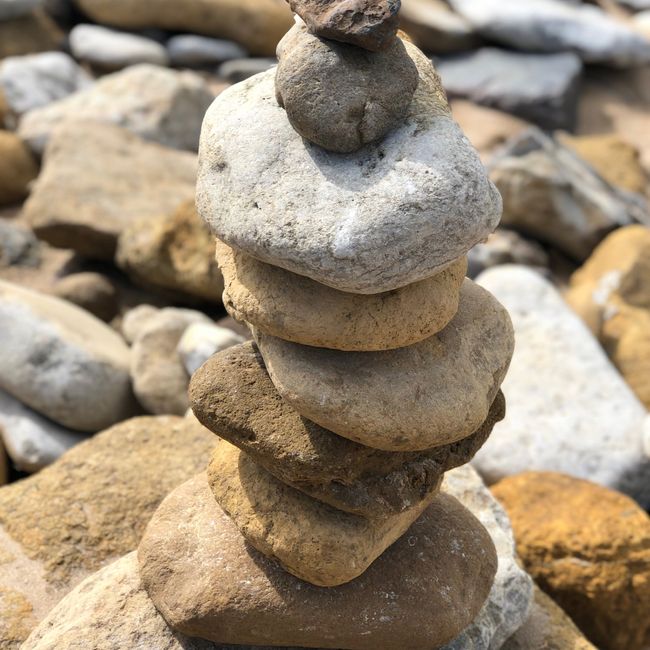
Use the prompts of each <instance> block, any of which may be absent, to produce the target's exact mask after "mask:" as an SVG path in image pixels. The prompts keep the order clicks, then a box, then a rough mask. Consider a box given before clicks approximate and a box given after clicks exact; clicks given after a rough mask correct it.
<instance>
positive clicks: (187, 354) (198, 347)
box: [176, 322, 246, 377]
mask: <svg viewBox="0 0 650 650" xmlns="http://www.w3.org/2000/svg"><path fill="white" fill-rule="evenodd" d="M245 340H246V339H245V338H244V337H243V336H239V334H236V333H235V332H233V331H232V330H229V329H227V328H225V327H219V326H218V325H214V324H212V323H203V322H196V323H192V324H191V325H190V326H189V327H188V328H187V329H186V330H185V332H184V333H183V336H181V338H180V340H179V342H178V347H177V348H176V352H177V353H178V355H179V356H180V358H181V359H182V361H183V365H184V366H185V370H186V371H187V374H188V375H189V376H190V377H191V376H192V375H193V374H194V373H195V372H196V371H197V370H198V369H199V368H200V367H201V366H202V365H203V364H204V363H205V362H206V361H207V360H208V359H209V358H210V357H211V356H212V355H213V354H216V353H217V352H221V350H226V349H227V348H230V347H232V346H233V345H237V344H239V343H243V342H244V341H245Z"/></svg>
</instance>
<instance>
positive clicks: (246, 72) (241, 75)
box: [217, 57, 278, 84]
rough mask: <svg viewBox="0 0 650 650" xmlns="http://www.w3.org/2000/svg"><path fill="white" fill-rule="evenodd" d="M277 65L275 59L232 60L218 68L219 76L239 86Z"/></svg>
mask: <svg viewBox="0 0 650 650" xmlns="http://www.w3.org/2000/svg"><path fill="white" fill-rule="evenodd" d="M277 63H278V61H277V59H276V58H275V57H273V58H271V57H254V58H245V59H230V60H229V61H226V62H225V63H222V64H221V65H220V66H219V67H218V68H217V76H218V77H219V78H220V79H224V80H225V81H227V82H228V83H231V84H237V83H239V82H240V81H244V80H246V79H248V78H249V77H252V76H254V75H256V74H260V73H262V72H266V71H267V70H269V69H271V68H273V67H275V66H276V65H277Z"/></svg>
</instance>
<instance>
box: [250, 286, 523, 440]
mask: <svg viewBox="0 0 650 650" xmlns="http://www.w3.org/2000/svg"><path fill="white" fill-rule="evenodd" d="M256 338H257V341H258V345H259V348H260V352H261V353H262V356H263V357H264V362H265V364H266V367H267V368H268V371H269V375H270V377H271V380H272V381H273V383H274V384H275V387H276V388H277V390H278V392H279V393H280V395H282V397H284V399H285V400H286V401H287V402H288V403H289V404H290V405H291V406H292V407H293V408H294V409H295V410H296V411H297V412H298V413H300V415H302V416H303V417H306V418H308V419H310V420H312V421H314V422H316V423H317V424H320V425H321V426H322V427H324V428H326V429H329V430H330V431H334V432H335V433H338V434H339V435H341V436H344V437H345V438H349V439H350V440H354V441H355V442H358V443H360V444H365V445H368V446H370V447H375V448H378V449H385V450H386V451H419V450H423V449H430V448H432V447H437V446H440V445H446V444H449V443H452V442H456V441H458V440H461V439H462V438H464V437H466V436H468V435H470V434H471V433H473V432H474V431H476V430H477V429H478V428H479V427H480V426H481V424H482V423H483V422H484V421H485V419H486V418H487V415H488V412H489V410H490V406H491V405H492V402H493V401H494V398H495V397H496V394H497V391H498V390H499V386H500V385H501V382H502V381H503V378H504V377H505V374H506V372H507V370H508V365H509V363H510V358H511V356H512V350H513V347H514V338H513V333H512V325H511V323H510V319H509V317H508V313H507V312H506V311H505V309H504V308H503V307H502V306H501V305H500V304H499V303H498V302H497V300H496V299H495V298H493V297H492V296H491V295H490V294H489V293H488V292H487V291H484V290H482V289H481V288H480V287H478V286H477V285H475V284H474V283H473V282H472V281H471V280H465V284H464V285H463V288H462V290H461V296H460V307H459V309H458V312H457V313H456V315H455V316H454V318H453V319H452V321H451V322H450V323H449V325H447V327H445V329H443V330H442V331H441V332H439V333H438V334H434V335H433V336H431V337H429V338H428V339H426V340H424V341H422V342H421V343H416V344H415V345H411V346H410V347H408V348H401V349H399V350H389V351H385V352H339V351H336V350H325V349H320V348H313V347H307V346H303V345H298V344H296V343H289V342H288V341H282V340H281V339H278V338H274V337H271V336H268V335H263V334H258V335H257V337H256Z"/></svg>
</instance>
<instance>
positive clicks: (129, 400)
mask: <svg viewBox="0 0 650 650" xmlns="http://www.w3.org/2000/svg"><path fill="white" fill-rule="evenodd" d="M0 340H2V341H3V345H2V349H1V350H0V388H2V389H3V390H5V391H7V392H8V393H11V394H12V395H13V396H14V397H15V398H16V399H19V400H20V401H21V402H23V403H24V404H26V405H27V406H29V407H30V408H32V409H34V410H35V411H37V412H38V413H40V414H42V415H44V416H46V417H48V418H50V419H52V420H54V421H55V422H56V423H58V424H61V425H63V426H64V427H68V428H70V429H75V430H78V431H87V432H91V433H94V432H96V431H99V430H101V429H104V428H106V427H109V426H111V425H112V424H115V423H116V422H119V421H121V420H124V419H125V418H128V417H130V416H131V415H133V414H134V413H135V402H134V400H133V395H132V392H131V382H130V377H129V349H128V348H127V346H126V345H125V343H124V341H123V340H122V338H121V337H120V336H119V335H118V334H117V333H116V332H115V331H113V330H112V329H111V328H110V327H108V326H107V325H106V324H105V323H102V322H101V321H100V320H98V319H97V318H95V317H94V316H92V315H91V314H89V313H88V312H86V311H84V310H83V309H79V308H78V307H76V306H74V305H72V304H70V303H68V302H65V301H63V300H59V299H58V298H54V297H52V296H46V295H44V294H39V293H37V292H34V291H30V290H28V289H24V288H22V287H19V286H18V285H14V284H11V283H9V282H4V281H0Z"/></svg>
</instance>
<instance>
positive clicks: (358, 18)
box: [287, 0, 402, 52]
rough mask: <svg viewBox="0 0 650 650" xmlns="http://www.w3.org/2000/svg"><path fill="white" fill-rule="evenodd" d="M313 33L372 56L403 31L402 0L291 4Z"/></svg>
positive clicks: (293, 0) (322, 0)
mask: <svg viewBox="0 0 650 650" xmlns="http://www.w3.org/2000/svg"><path fill="white" fill-rule="evenodd" d="M287 1H288V2H289V5H290V6H291V10H292V11H293V12H295V13H297V14H298V15H299V16H300V17H301V18H302V19H303V20H304V21H305V23H306V25H307V27H308V28H309V31H310V32H312V33H313V34H316V36H321V37H322V38H331V39H332V40H334V41H342V42H343V43H351V44H352V45H357V46H358V47H362V48H364V49H365V50H370V51H371V52H378V51H380V50H384V49H386V48H387V47H389V46H390V45H391V43H392V42H393V41H394V40H395V36H396V34H397V30H398V28H399V16H398V13H399V10H400V6H401V4H402V3H401V2H400V0H287Z"/></svg>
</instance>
